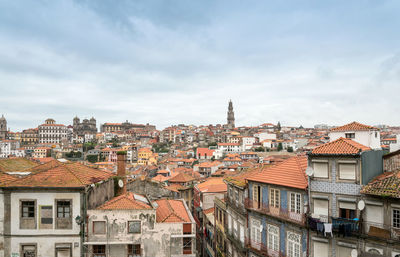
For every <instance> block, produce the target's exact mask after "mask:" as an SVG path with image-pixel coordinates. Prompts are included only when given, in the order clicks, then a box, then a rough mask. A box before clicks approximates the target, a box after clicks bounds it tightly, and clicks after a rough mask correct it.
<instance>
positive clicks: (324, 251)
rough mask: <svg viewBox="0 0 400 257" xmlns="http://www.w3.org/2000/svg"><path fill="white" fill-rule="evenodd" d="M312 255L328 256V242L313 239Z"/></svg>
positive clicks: (315, 256) (316, 256) (317, 256)
mask: <svg viewBox="0 0 400 257" xmlns="http://www.w3.org/2000/svg"><path fill="white" fill-rule="evenodd" d="M313 245H314V249H313V257H329V245H328V243H323V242H318V241H313Z"/></svg>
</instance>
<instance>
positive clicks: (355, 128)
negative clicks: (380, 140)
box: [331, 121, 379, 131]
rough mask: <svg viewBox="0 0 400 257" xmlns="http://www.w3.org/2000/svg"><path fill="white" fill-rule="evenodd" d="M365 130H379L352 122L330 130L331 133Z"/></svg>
mask: <svg viewBox="0 0 400 257" xmlns="http://www.w3.org/2000/svg"><path fill="white" fill-rule="evenodd" d="M366 130H379V129H378V128H375V127H372V126H368V125H364V124H361V123H358V122H355V121H353V122H352V123H349V124H346V125H343V126H340V127H336V128H333V129H331V131H366Z"/></svg>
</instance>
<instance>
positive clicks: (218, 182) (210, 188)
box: [196, 177, 228, 193]
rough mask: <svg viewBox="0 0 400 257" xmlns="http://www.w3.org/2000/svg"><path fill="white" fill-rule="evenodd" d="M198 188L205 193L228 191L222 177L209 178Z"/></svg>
mask: <svg viewBox="0 0 400 257" xmlns="http://www.w3.org/2000/svg"><path fill="white" fill-rule="evenodd" d="M196 187H197V188H198V189H199V190H200V191H201V192H203V193H217V192H226V191H227V190H228V189H227V186H226V184H225V182H224V178H222V177H221V178H220V177H217V178H213V177H211V178H208V179H207V180H206V181H204V182H203V183H200V184H198V185H196Z"/></svg>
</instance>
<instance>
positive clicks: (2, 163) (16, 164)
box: [0, 158, 38, 172]
mask: <svg viewBox="0 0 400 257" xmlns="http://www.w3.org/2000/svg"><path fill="white" fill-rule="evenodd" d="M37 165H38V164H37V163H36V162H34V161H31V160H28V159H25V158H10V159H2V160H0V171H1V172H19V171H23V170H26V169H29V168H32V167H35V166H37Z"/></svg>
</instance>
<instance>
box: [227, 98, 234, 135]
mask: <svg viewBox="0 0 400 257" xmlns="http://www.w3.org/2000/svg"><path fill="white" fill-rule="evenodd" d="M228 128H229V129H234V128H235V113H234V112H233V105H232V100H229V106H228Z"/></svg>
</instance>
